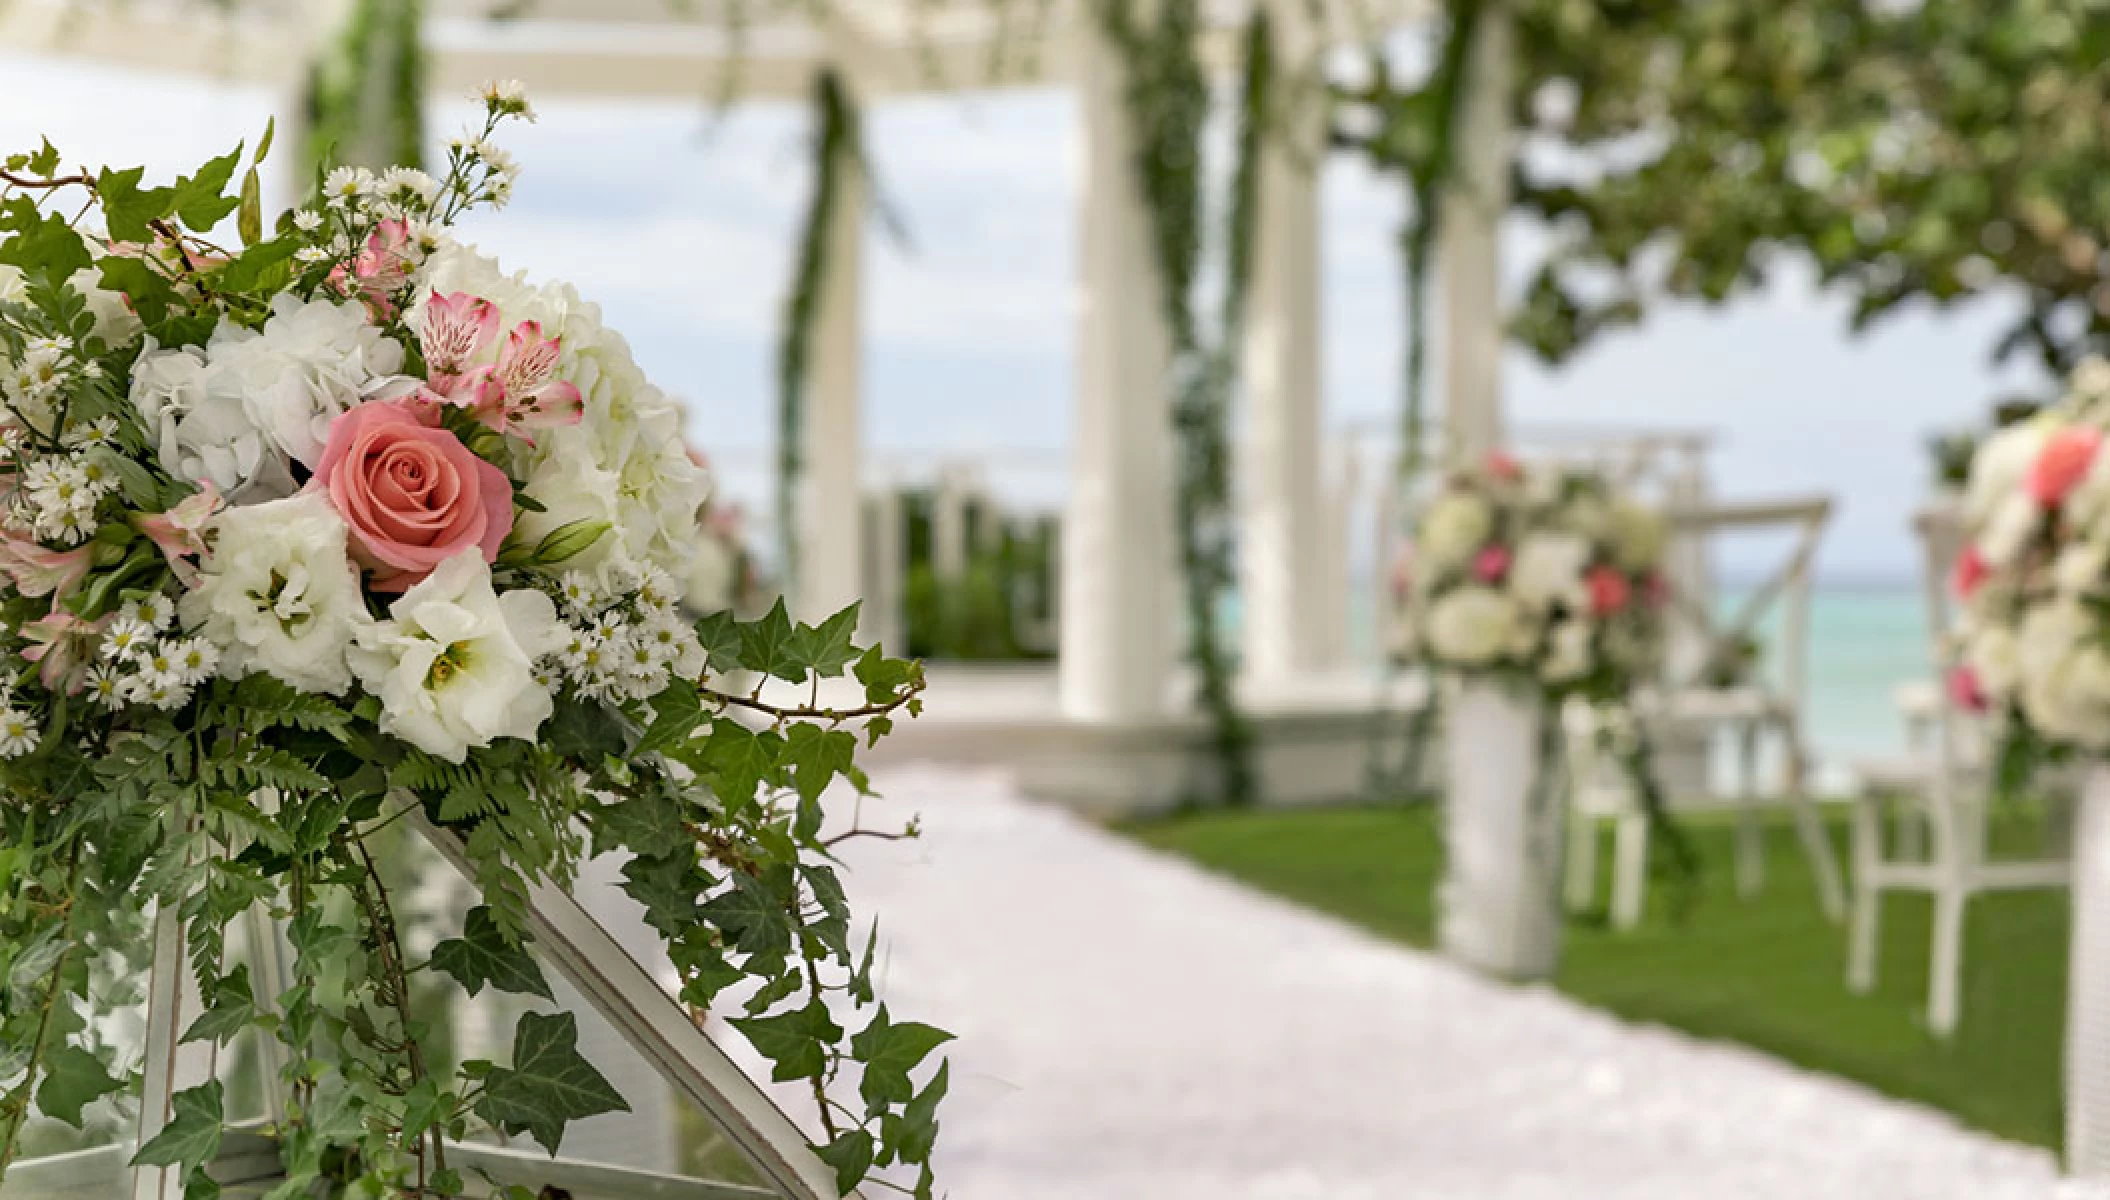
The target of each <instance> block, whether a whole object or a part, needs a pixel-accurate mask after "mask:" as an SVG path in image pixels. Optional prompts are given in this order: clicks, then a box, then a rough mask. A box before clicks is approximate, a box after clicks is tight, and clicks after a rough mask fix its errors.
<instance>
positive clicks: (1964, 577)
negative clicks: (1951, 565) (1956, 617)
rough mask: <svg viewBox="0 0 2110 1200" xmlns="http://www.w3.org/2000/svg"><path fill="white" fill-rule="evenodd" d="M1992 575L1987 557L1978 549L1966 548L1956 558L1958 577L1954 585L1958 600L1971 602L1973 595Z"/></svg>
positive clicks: (1973, 547) (1974, 547)
mask: <svg viewBox="0 0 2110 1200" xmlns="http://www.w3.org/2000/svg"><path fill="white" fill-rule="evenodd" d="M1992 574H1993V569H1992V568H1991V567H1989V566H1987V565H1986V562H1985V555H1983V554H1980V553H1979V552H1978V547H1976V546H1965V547H1964V548H1963V553H1962V554H1959V555H1957V556H1956V576H1955V579H1954V580H1953V583H1954V585H1955V588H1956V595H1957V598H1958V599H1961V600H1969V599H1970V598H1971V593H1973V592H1975V591H1977V590H1978V589H1979V588H1980V587H1981V586H1983V585H1984V583H1985V581H1986V579H1987V578H1989V577H1990V576H1991V575H1992Z"/></svg>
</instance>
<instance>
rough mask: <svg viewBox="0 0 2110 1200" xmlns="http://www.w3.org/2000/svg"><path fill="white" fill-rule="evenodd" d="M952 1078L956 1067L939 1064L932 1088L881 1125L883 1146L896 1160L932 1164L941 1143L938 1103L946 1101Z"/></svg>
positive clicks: (888, 1117)
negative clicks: (931, 1157) (934, 1147)
mask: <svg viewBox="0 0 2110 1200" xmlns="http://www.w3.org/2000/svg"><path fill="white" fill-rule="evenodd" d="M951 1075H952V1064H951V1063H950V1062H942V1063H939V1064H938V1073H937V1074H936V1075H933V1076H931V1080H930V1084H929V1086H927V1087H925V1088H924V1089H923V1091H922V1092H921V1093H919V1094H918V1095H917V1096H916V1098H915V1099H914V1100H911V1101H909V1102H908V1105H907V1106H906V1107H904V1108H903V1109H902V1110H901V1115H900V1116H894V1115H892V1114H889V1115H888V1116H887V1117H886V1118H885V1119H884V1120H882V1121H881V1122H880V1144H881V1145H882V1147H884V1149H886V1150H888V1151H891V1152H892V1153H893V1156H894V1157H895V1158H896V1159H899V1160H900V1161H902V1162H905V1163H927V1162H929V1161H930V1152H931V1147H933V1146H935V1145H936V1144H937V1141H938V1102H939V1101H940V1100H943V1099H945V1089H946V1088H947V1087H948V1086H950V1083H951Z"/></svg>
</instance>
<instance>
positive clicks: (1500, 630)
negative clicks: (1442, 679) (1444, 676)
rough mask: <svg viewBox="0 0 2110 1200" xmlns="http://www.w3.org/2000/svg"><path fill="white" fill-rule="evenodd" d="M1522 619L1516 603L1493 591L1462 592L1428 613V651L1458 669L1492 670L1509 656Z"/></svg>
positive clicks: (1447, 597) (1442, 600)
mask: <svg viewBox="0 0 2110 1200" xmlns="http://www.w3.org/2000/svg"><path fill="white" fill-rule="evenodd" d="M1519 616H1520V614H1519V613H1518V611H1517V604H1516V601H1514V600H1512V599H1510V598H1509V597H1508V596H1506V595H1503V594H1502V593H1501V592H1498V591H1496V590H1494V589H1493V588H1487V587H1462V588H1459V589H1457V590H1456V591H1453V592H1450V593H1448V594H1446V595H1444V596H1442V597H1440V598H1439V599H1438V600H1437V601H1436V603H1435V605H1434V606H1433V607H1431V608H1430V610H1429V624H1428V629H1429V651H1430V652H1431V653H1433V654H1434V655H1435V656H1436V657H1437V658H1438V659H1440V660H1441V661H1443V662H1445V663H1449V664H1452V665H1455V666H1461V667H1484V666H1489V665H1491V664H1493V663H1494V662H1495V661H1496V660H1497V659H1500V658H1501V657H1502V656H1503V655H1505V654H1507V653H1509V652H1510V650H1511V648H1512V646H1513V645H1514V639H1515V635H1516V632H1517V628H1518V624H1519V621H1518V618H1519Z"/></svg>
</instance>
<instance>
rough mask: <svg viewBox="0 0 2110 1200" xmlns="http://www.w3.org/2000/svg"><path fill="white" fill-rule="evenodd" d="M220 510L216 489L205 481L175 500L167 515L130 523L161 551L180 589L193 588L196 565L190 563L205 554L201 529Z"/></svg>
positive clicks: (145, 515) (143, 516) (148, 516)
mask: <svg viewBox="0 0 2110 1200" xmlns="http://www.w3.org/2000/svg"><path fill="white" fill-rule="evenodd" d="M220 508H221V503H220V489H219V488H218V487H216V486H214V484H213V482H212V480H210V479H208V480H206V481H205V482H204V483H202V484H200V485H199V489H198V490H197V491H195V492H192V493H191V494H190V495H188V496H185V497H184V498H183V499H182V500H180V501H178V502H177V504H176V507H174V508H172V509H169V510H168V511H167V512H160V513H141V514H140V515H139V516H137V517H135V518H133V524H134V525H136V526H137V527H138V529H139V532H141V533H143V534H145V535H147V539H148V540H149V541H151V542H153V543H154V547H155V548H156V549H158V550H160V551H161V556H162V557H163V558H165V559H167V560H168V564H169V570H170V571H173V572H174V573H175V575H176V579H177V580H178V581H179V582H181V583H182V584H183V586H184V587H195V586H197V583H198V566H197V564H196V563H193V562H191V561H190V560H191V559H193V558H196V557H197V556H198V555H200V554H203V553H205V527H206V526H207V525H209V524H211V523H212V518H213V514H214V513H217V512H219V511H220Z"/></svg>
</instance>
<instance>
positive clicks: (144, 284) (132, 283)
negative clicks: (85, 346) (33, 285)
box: [96, 254, 176, 503]
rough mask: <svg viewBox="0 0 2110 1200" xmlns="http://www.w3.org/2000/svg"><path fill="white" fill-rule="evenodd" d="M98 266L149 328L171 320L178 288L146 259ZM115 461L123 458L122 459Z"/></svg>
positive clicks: (110, 257)
mask: <svg viewBox="0 0 2110 1200" xmlns="http://www.w3.org/2000/svg"><path fill="white" fill-rule="evenodd" d="M96 265H97V266H98V267H101V268H102V276H103V286H104V287H106V288H108V289H110V290H111V291H113V292H122V293H124V297H125V299H127V300H129V301H131V302H132V311H133V312H136V313H138V314H139V319H140V320H142V321H144V322H146V323H147V325H149V326H155V325H159V324H161V322H162V321H163V320H164V319H166V318H167V316H168V311H169V306H170V305H172V304H174V303H176V288H175V285H173V284H171V283H170V282H169V281H168V280H167V279H166V278H164V277H163V276H162V274H161V273H160V272H159V271H156V270H155V269H154V268H152V267H150V266H148V265H147V264H146V260H145V259H140V258H126V257H125V256H124V255H121V254H106V255H104V256H103V259H102V261H101V262H99V263H97V264H96ZM111 457H113V458H123V456H121V455H112V456H111ZM123 461H125V462H133V460H131V459H129V458H123ZM133 465H134V466H135V467H137V465H138V464H137V463H136V462H133ZM142 469H143V468H142ZM130 494H131V493H130V490H129V489H127V492H126V495H127V497H130ZM135 502H137V501H135ZM144 503H152V501H145V502H144Z"/></svg>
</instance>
